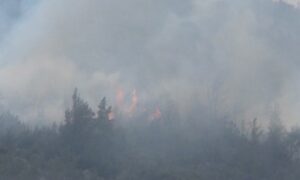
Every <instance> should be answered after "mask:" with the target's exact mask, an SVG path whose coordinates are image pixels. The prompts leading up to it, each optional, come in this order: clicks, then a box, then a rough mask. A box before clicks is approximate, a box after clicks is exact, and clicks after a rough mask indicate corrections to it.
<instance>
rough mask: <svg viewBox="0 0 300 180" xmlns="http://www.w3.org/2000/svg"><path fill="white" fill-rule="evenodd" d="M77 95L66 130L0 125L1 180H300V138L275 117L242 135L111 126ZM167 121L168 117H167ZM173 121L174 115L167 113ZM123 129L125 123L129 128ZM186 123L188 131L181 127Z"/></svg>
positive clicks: (162, 122)
mask: <svg viewBox="0 0 300 180" xmlns="http://www.w3.org/2000/svg"><path fill="white" fill-rule="evenodd" d="M111 113H112V107H110V106H108V105H107V104H106V99H105V98H103V99H102V101H100V102H99V106H98V110H97V112H93V110H92V109H91V108H90V106H89V104H88V103H87V102H86V101H85V100H83V98H81V96H80V95H79V93H78V92H77V91H75V92H74V94H73V96H72V106H71V107H70V109H68V110H66V111H65V119H64V121H63V123H61V124H59V125H56V124H54V125H53V126H44V127H36V128H32V127H28V126H27V125H26V124H24V123H21V121H20V120H19V119H18V117H16V116H14V115H13V114H12V113H10V112H2V114H1V117H0V123H1V126H0V178H1V179H4V180H219V179H224V180H253V179H255V180H285V179H288V180H293V179H295V180H296V179H299V178H300V172H299V168H300V130H299V129H297V128H293V129H291V130H289V131H287V130H286V129H285V128H284V127H283V125H282V124H281V123H280V119H279V118H276V116H274V118H273V119H274V120H273V121H272V122H271V123H270V125H269V126H268V128H263V127H261V126H260V125H259V123H258V121H259V120H258V119H254V120H253V121H252V122H251V125H250V126H249V127H247V130H245V128H244V129H243V128H241V126H239V125H238V122H233V121H231V120H229V119H226V118H223V119H213V118H210V119H200V118H198V117H201V114H198V116H197V115H195V116H196V117H194V118H189V119H181V118H180V117H179V116H177V115H176V110H174V111H173V112H172V113H173V114H168V115H167V116H161V117H156V119H152V120H151V121H149V120H147V118H146V117H145V116H143V115H140V116H137V117H132V118H131V119H130V121H129V120H127V121H125V120H122V118H121V117H120V118H119V119H118V118H117V117H115V118H111V117H110V114H111ZM162 113H163V112H162ZM169 113H170V112H169ZM122 121H125V123H124V122H123V123H122ZM182 122H184V123H182ZM246 132H247V133H246Z"/></svg>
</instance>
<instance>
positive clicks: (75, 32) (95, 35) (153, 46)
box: [0, 0, 300, 124]
mask: <svg viewBox="0 0 300 180" xmlns="http://www.w3.org/2000/svg"><path fill="white" fill-rule="evenodd" d="M286 2H287V3H288V4H292V5H294V3H292V2H293V1H286ZM295 2H296V1H295ZM0 14H1V20H0V33H1V34H0V40H1V41H0V64H1V66H0V92H1V96H2V102H1V103H2V104H3V105H4V106H5V107H7V108H8V109H11V110H12V111H13V112H15V113H17V114H18V115H19V116H20V117H21V119H23V120H25V121H34V122H38V123H45V122H43V119H45V120H51V121H61V119H63V118H62V116H63V113H64V112H63V110H64V109H65V108H66V107H67V106H68V105H69V103H70V102H69V101H70V100H69V99H70V97H71V93H72V91H73V89H74V88H75V87H78V88H79V90H80V92H81V94H82V96H83V97H84V98H85V99H87V100H88V101H89V102H90V103H91V105H92V106H93V107H95V106H96V105H97V103H98V102H99V100H100V98H101V96H107V97H108V99H109V100H110V103H111V104H114V103H115V102H114V98H115V97H114V96H115V93H116V92H117V91H118V88H120V87H121V88H123V89H125V91H126V92H127V93H128V94H130V92H132V90H133V89H136V91H137V92H138V93H137V94H138V95H140V96H141V97H142V100H144V101H150V100H151V101H157V102H158V103H159V101H162V99H164V98H168V99H171V100H172V101H174V102H176V103H177V104H178V109H180V110H181V111H182V113H183V114H184V113H185V112H187V111H188V110H189V109H191V108H192V107H195V106H196V105H197V107H199V108H200V107H203V106H205V107H207V108H208V109H209V108H210V109H214V111H213V112H212V113H214V114H220V116H222V115H224V114H226V115H230V116H231V117H233V118H254V117H258V118H260V117H261V118H264V117H266V116H268V113H270V111H272V107H273V106H274V105H276V106H279V107H280V112H281V116H282V118H283V119H284V120H285V121H286V122H287V124H293V123H294V122H293V121H295V120H296V119H297V118H298V117H299V113H297V109H298V107H299V105H300V104H299V98H298V97H297V96H298V92H299V89H300V87H299V85H298V84H299V83H298V81H299V80H297V77H298V72H297V69H298V67H299V63H298V57H299V51H298V50H297V47H299V43H300V39H299V37H298V32H299V28H300V23H299V22H298V19H299V17H300V11H299V10H298V9H295V8H293V7H292V6H289V5H287V4H286V3H278V2H277V3H275V2H274V1H272V0H264V1H260V0H244V1H240V0H202V1H198V0H186V1H179V0H176V1H174V0H172V1H171V0H163V1H148V0H146V1H140V0H127V1H121V0H116V1H108V0H54V1H49V0H39V1H28V0H27V1H25V0H19V1H17V0H15V1H11V0H3V3H0ZM2 14H3V16H2ZM139 100H140V98H139ZM197 107H196V108H197Z"/></svg>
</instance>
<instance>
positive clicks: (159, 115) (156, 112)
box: [152, 107, 161, 119]
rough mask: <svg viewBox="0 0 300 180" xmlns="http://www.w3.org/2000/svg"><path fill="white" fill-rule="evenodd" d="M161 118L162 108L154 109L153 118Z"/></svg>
mask: <svg viewBox="0 0 300 180" xmlns="http://www.w3.org/2000/svg"><path fill="white" fill-rule="evenodd" d="M160 118H161V111H160V109H159V108H158V107H157V108H156V109H155V111H154V113H153V114H152V119H160Z"/></svg>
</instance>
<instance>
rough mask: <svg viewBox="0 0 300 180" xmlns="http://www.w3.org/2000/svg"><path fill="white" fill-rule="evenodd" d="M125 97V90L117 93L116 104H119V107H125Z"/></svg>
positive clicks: (119, 89) (119, 90)
mask: <svg viewBox="0 0 300 180" xmlns="http://www.w3.org/2000/svg"><path fill="white" fill-rule="evenodd" d="M124 96H125V95H124V91H123V89H121V88H118V89H117V92H116V103H117V106H118V107H121V106H123V104H124Z"/></svg>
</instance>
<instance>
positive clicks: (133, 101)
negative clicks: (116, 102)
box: [128, 89, 138, 114]
mask: <svg viewBox="0 0 300 180" xmlns="http://www.w3.org/2000/svg"><path fill="white" fill-rule="evenodd" d="M137 104H138V96H137V93H136V90H135V89H134V90H133V91H132V96H131V104H130V107H129V110H128V112H129V113H130V114H132V113H134V112H135V111H136V107H137Z"/></svg>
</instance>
